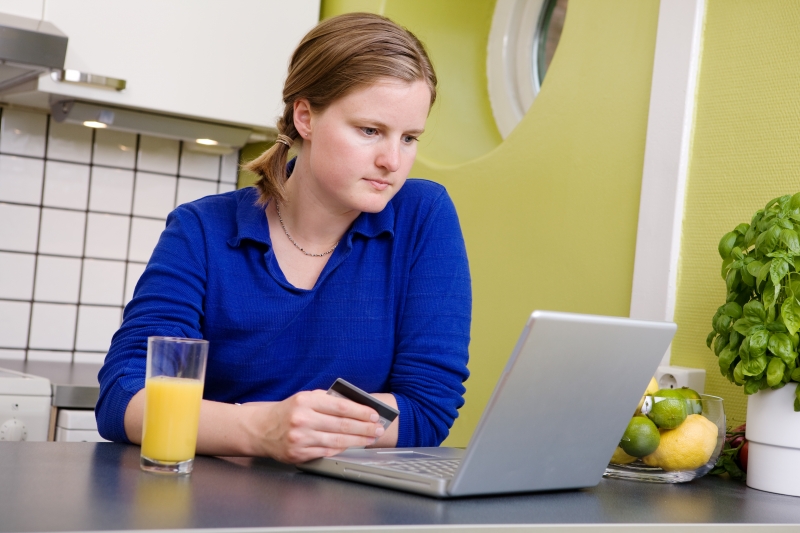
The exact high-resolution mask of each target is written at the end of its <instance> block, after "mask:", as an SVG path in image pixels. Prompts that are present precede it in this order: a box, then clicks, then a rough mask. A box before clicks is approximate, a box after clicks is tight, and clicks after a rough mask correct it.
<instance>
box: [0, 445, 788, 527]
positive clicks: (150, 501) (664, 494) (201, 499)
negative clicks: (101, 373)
mask: <svg viewBox="0 0 800 533" xmlns="http://www.w3.org/2000/svg"><path fill="white" fill-rule="evenodd" d="M0 479H1V480H2V481H3V482H2V483H0V531H2V532H5V531H19V532H23V531H76V530H86V531H97V530H121V529H198V528H223V529H226V530H233V529H238V528H254V529H249V531H255V530H269V529H271V528H278V529H279V530H280V531H282V532H285V531H317V532H319V531H323V530H335V531H343V530H352V529H361V530H363V531H373V530H376V529H380V530H382V531H400V530H404V529H413V530H414V531H417V532H420V531H439V530H441V529H442V528H443V527H444V528H447V529H448V530H449V531H481V530H486V531H488V530H491V529H494V528H489V527H486V526H489V525H497V524H506V525H508V526H506V527H509V528H511V529H514V530H515V531H526V530H536V531H542V530H544V531H548V530H549V531H559V532H561V533H567V532H570V531H576V530H583V529H585V528H586V527H591V526H599V527H603V526H607V525H610V524H618V525H619V524H627V525H628V526H630V528H631V529H632V530H635V531H648V530H656V531H659V532H662V533H663V532H664V531H671V530H673V529H676V528H681V529H683V527H679V526H681V525H683V526H686V525H690V524H706V525H708V526H710V527H709V528H706V529H704V530H703V531H706V532H717V531H719V532H722V531H723V530H724V531H730V529H731V528H732V527H733V526H731V525H730V524H735V525H736V527H737V529H738V528H741V529H738V530H740V531H741V530H752V529H759V530H760V529H770V530H774V531H797V530H798V529H799V526H798V524H800V498H793V497H791V496H781V495H777V494H770V493H767V492H760V491H757V490H754V489H749V488H747V487H746V486H745V485H744V484H743V483H739V482H735V481H730V480H725V479H720V478H716V477H711V476H706V477H704V478H701V479H699V480H695V481H693V482H691V483H685V484H677V485H661V484H649V483H636V482H632V481H621V480H608V479H603V480H602V481H601V482H600V484H599V485H598V486H597V487H594V488H591V489H584V490H576V491H563V492H551V493H540V494H525V495H512V496H492V497H479V498H463V499H456V500H449V501H446V500H436V499H432V498H428V497H425V496H418V495H414V494H407V493H403V492H397V491H393V490H389V489H383V488H378V487H371V486H368V485H361V484H357V483H352V482H348V481H340V480H335V479H329V478H325V477H321V476H316V475H314V474H307V473H302V472H299V471H298V470H296V469H295V468H294V467H291V466H288V465H283V464H280V463H277V462H275V461H272V460H269V459H247V458H230V459H229V458H216V457H198V458H197V461H196V464H195V471H194V472H193V473H192V474H191V476H182V477H165V476H160V475H157V474H150V473H145V472H142V471H140V470H139V448H138V447H137V446H132V445H125V444H112V443H99V444H96V443H59V442H48V443H44V442H42V443H35V442H29V443H0ZM568 524H572V525H573V526H572V527H566V528H565V527H564V525H568ZM647 524H659V525H656V526H650V527H648V526H647ZM669 524H672V525H674V526H675V527H665V525H669ZM715 524H716V525H718V526H716V527H715V526H714V525H715ZM725 524H727V525H725ZM748 524H749V525H752V526H753V527H745V526H747V525H748ZM781 524H783V526H781ZM787 524H792V525H787ZM770 525H772V526H774V527H769V526H770ZM424 526H428V527H424ZM615 529H616V528H615Z"/></svg>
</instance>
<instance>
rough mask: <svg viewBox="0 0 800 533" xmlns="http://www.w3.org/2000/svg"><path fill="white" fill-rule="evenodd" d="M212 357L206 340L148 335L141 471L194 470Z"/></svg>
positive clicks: (184, 472) (182, 472)
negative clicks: (200, 420)
mask: <svg viewBox="0 0 800 533" xmlns="http://www.w3.org/2000/svg"><path fill="white" fill-rule="evenodd" d="M207 360H208V341H206V340H202V339H185V338H180V337H149V338H148V339H147V374H146V379H145V387H144V389H145V403H144V424H143V428H142V455H141V460H140V466H141V467H142V470H147V471H149V472H158V473H164V474H188V473H190V472H191V471H192V467H193V465H194V453H195V447H196V445H197V426H198V422H199V419H200V402H201V401H202V399H203V380H204V379H205V375H206V362H207Z"/></svg>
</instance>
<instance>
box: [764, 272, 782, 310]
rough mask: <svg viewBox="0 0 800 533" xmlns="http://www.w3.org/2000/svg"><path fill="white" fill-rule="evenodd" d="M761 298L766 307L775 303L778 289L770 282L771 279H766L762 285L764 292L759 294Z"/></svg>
mask: <svg viewBox="0 0 800 533" xmlns="http://www.w3.org/2000/svg"><path fill="white" fill-rule="evenodd" d="M779 290H780V289H779ZM761 299H762V300H764V305H766V306H767V309H771V308H772V307H773V306H774V305H775V302H776V301H777V299H778V291H776V290H775V285H773V284H772V280H771V279H768V280H767V283H766V284H765V285H764V292H763V293H762V294H761Z"/></svg>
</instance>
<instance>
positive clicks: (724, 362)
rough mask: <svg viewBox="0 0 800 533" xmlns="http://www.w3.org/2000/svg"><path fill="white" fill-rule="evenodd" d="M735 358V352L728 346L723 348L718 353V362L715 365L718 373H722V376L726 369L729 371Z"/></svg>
mask: <svg viewBox="0 0 800 533" xmlns="http://www.w3.org/2000/svg"><path fill="white" fill-rule="evenodd" d="M736 356H737V354H736V351H734V350H732V349H731V347H730V346H727V347H725V348H724V349H723V350H722V351H721V352H720V353H719V360H718V361H717V363H719V369H720V372H722V375H723V376H724V375H725V373H726V372H727V371H728V369H730V367H731V365H732V364H733V362H734V361H735V360H736Z"/></svg>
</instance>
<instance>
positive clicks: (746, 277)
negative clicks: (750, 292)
mask: <svg viewBox="0 0 800 533" xmlns="http://www.w3.org/2000/svg"><path fill="white" fill-rule="evenodd" d="M739 273H740V275H741V276H742V283H744V284H745V285H747V286H748V287H755V285H756V278H755V276H752V275H750V272H748V271H747V269H746V268H743V269H741V270H739Z"/></svg>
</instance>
